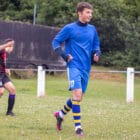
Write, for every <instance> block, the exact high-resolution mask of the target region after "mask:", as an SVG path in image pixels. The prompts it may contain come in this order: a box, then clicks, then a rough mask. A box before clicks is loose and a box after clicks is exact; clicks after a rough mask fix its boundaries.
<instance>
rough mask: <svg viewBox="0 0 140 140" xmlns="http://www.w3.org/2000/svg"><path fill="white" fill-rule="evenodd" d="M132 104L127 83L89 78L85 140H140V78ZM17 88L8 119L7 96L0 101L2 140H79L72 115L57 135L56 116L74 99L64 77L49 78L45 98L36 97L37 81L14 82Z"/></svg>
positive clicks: (85, 99) (84, 114)
mask: <svg viewBox="0 0 140 140" xmlns="http://www.w3.org/2000/svg"><path fill="white" fill-rule="evenodd" d="M135 81H136V82H135V97H134V99H135V100H134V102H133V103H126V99H125V98H126V97H125V90H126V86H125V82H115V81H106V80H96V79H95V80H93V79H90V81H89V86H88V89H87V93H86V95H85V97H84V99H83V102H82V104H81V110H82V125H83V129H84V133H85V136H84V137H83V138H82V140H124V139H125V140H139V139H140V94H139V91H140V79H139V78H137V79H136V80H135ZM13 82H14V84H15V85H16V89H17V98H16V103H15V108H14V112H15V113H16V117H7V116H5V112H6V108H7V93H5V95H4V96H3V97H2V98H0V140H15V139H16V140H79V138H77V137H76V136H75V133H74V124H73V120H72V114H71V112H70V113H69V114H68V115H67V116H66V117H65V120H64V123H63V130H62V131H61V132H57V130H56V126H55V125H56V120H55V118H54V116H53V113H54V112H55V111H56V110H58V109H60V108H61V107H63V105H64V103H65V101H66V99H67V98H68V97H71V94H70V92H69V91H68V90H67V89H68V82H67V79H66V77H65V76H63V77H60V76H55V77H53V76H47V77H46V97H44V98H37V93H36V91H37V88H36V83H37V81H36V79H27V80H23V79H13Z"/></svg>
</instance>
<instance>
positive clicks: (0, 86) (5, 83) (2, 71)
mask: <svg viewBox="0 0 140 140" xmlns="http://www.w3.org/2000/svg"><path fill="white" fill-rule="evenodd" d="M14 43H15V42H14V40H12V39H7V40H5V41H4V43H3V44H2V45H0V97H1V96H2V95H3V94H4V89H6V90H7V91H8V92H9V97H8V107H7V112H6V115H9V116H15V114H14V113H13V112H12V110H13V107H14V103H15V93H16V91H15V87H14V85H13V83H12V82H11V80H10V78H9V76H10V70H9V69H7V68H6V59H7V53H11V52H12V50H13V47H14Z"/></svg>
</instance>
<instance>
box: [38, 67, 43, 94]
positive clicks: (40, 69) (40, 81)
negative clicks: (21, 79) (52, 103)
mask: <svg viewBox="0 0 140 140" xmlns="http://www.w3.org/2000/svg"><path fill="white" fill-rule="evenodd" d="M43 96H45V70H43V67H42V66H38V73H37V97H43Z"/></svg>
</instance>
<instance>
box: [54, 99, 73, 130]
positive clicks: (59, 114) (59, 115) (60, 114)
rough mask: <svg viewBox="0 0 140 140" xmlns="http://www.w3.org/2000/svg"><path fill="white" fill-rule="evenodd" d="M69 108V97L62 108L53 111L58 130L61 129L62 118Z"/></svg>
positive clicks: (70, 102)
mask: <svg viewBox="0 0 140 140" xmlns="http://www.w3.org/2000/svg"><path fill="white" fill-rule="evenodd" d="M71 108H72V101H71V99H68V100H67V102H66V104H65V105H64V108H63V109H61V110H59V111H57V112H55V113H54V116H55V117H56V120H57V130H59V131H60V130H61V129H62V122H63V118H64V116H65V115H66V114H67V113H68V112H69V111H70V110H71Z"/></svg>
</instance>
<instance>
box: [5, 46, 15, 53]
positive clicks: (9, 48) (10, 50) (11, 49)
mask: <svg viewBox="0 0 140 140" xmlns="http://www.w3.org/2000/svg"><path fill="white" fill-rule="evenodd" d="M13 49H14V47H13V46H12V47H7V48H5V51H6V52H7V53H11V52H12V51H13Z"/></svg>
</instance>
